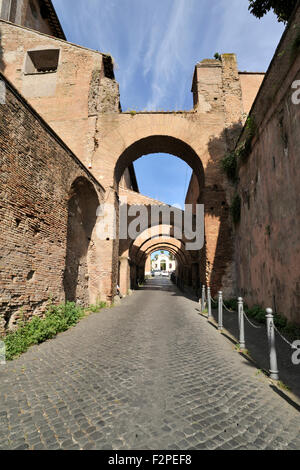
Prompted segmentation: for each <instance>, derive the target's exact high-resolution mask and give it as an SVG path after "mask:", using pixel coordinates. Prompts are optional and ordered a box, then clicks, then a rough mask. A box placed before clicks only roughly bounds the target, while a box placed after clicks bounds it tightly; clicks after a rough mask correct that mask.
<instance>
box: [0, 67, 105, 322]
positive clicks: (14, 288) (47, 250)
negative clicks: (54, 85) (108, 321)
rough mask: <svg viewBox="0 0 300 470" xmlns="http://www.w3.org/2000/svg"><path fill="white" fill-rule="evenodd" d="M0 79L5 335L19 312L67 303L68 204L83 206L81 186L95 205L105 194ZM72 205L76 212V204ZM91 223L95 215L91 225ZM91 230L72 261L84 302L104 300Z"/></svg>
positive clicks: (0, 285) (0, 293) (0, 303)
mask: <svg viewBox="0 0 300 470" xmlns="http://www.w3.org/2000/svg"><path fill="white" fill-rule="evenodd" d="M1 78H2V80H4V81H5V84H6V101H5V104H1V105H0V160H1V174H0V192H1V194H0V199H1V205H0V215H1V231H0V263H1V269H0V309H1V310H0V312H1V313H0V329H1V330H2V331H3V329H4V328H5V327H7V326H13V324H14V323H15V322H16V320H17V318H18V316H20V313H21V308H22V309H23V313H24V314H25V315H26V314H28V315H31V314H40V313H41V312H43V311H44V309H45V306H46V305H47V302H48V301H49V298H52V299H53V301H54V302H61V301H64V300H65V289H64V277H65V276H66V269H68V265H67V264H66V260H67V248H68V239H70V233H69V231H70V229H72V227H71V226H70V223H69V224H68V220H69V222H70V217H71V218H72V216H74V211H75V209H76V207H72V208H71V209H72V210H71V211H70V201H71V200H72V197H73V198H74V195H76V194H77V196H76V197H77V201H80V192H78V193H76V188H74V184H75V186H76V185H77V186H78V185H79V186H80V185H81V188H83V189H82V191H84V188H88V191H89V194H91V193H92V194H93V196H92V197H93V198H94V199H93V200H94V201H95V200H99V201H101V198H102V192H103V191H102V188H101V186H100V185H99V184H98V183H97V181H96V180H95V179H94V178H93V177H92V175H91V174H90V173H89V171H88V170H87V169H86V168H85V167H84V166H83V165H82V164H81V163H80V161H79V160H78V159H77V158H76V157H75V155H74V154H72V152H71V151H70V150H69V149H68V148H67V147H66V146H65V144H64V143H63V142H62V141H61V140H60V139H59V138H58V137H57V136H56V135H55V134H54V132H53V131H51V129H50V128H49V127H48V126H47V124H46V123H45V122H44V121H43V120H42V118H41V117H40V116H39V115H38V114H37V113H36V112H35V111H33V109H32V108H31V107H30V106H29V105H28V104H27V103H26V102H25V101H24V100H23V98H21V97H20V96H19V94H18V93H17V91H16V90H15V89H14V88H13V87H12V86H11V85H9V83H8V82H7V81H6V80H5V79H4V78H3V77H2V76H1ZM74 182H75V183H74ZM72 185H73V186H72ZM77 206H78V207H79V209H80V208H81V206H80V202H78V203H77ZM68 209H69V210H68ZM93 209H94V207H93ZM76 210H77V209H76ZM72 211H73V213H72ZM78 217H80V211H79V215H78V216H77V219H78ZM85 217H88V214H85ZM93 218H95V214H94V213H93V214H91V217H90V218H89V220H90V223H91V222H93ZM78 223H80V220H79V222H78ZM86 225H87V227H88V221H87V224H86ZM93 230H94V229H93V227H91V226H89V227H88V228H87V229H86V231H85V232H84V234H83V235H82V236H81V237H80V239H79V240H78V243H85V244H86V249H85V252H84V253H82V256H78V257H77V260H79V262H78V263H77V264H78V266H79V273H78V280H77V282H78V286H77V287H78V291H77V293H78V296H77V297H78V300H79V301H82V303H87V302H88V301H94V300H95V299H96V298H97V296H101V273H102V271H103V269H102V266H101V257H100V254H99V251H98V249H99V250H100V252H102V251H103V247H102V246H95V244H96V240H94V239H93V238H94V234H93V233H92V232H93ZM87 237H89V238H90V239H91V243H89V242H90V240H88V239H87ZM89 245H90V249H89V250H88V246H89ZM70 261H71V263H72V262H73V261H74V258H72V259H71V260H70ZM83 283H84V284H83ZM83 288H84V290H85V292H84V293H83V292H82V289H83ZM86 291H88V294H89V295H88V296H87V294H86ZM88 297H89V298H88Z"/></svg>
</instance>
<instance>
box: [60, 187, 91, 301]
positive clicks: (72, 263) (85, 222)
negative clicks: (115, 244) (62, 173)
mask: <svg viewBox="0 0 300 470" xmlns="http://www.w3.org/2000/svg"><path fill="white" fill-rule="evenodd" d="M98 206H99V200H98V196H97V193H96V191H95V189H94V187H93V185H92V184H91V183H90V182H89V181H88V180H86V179H85V178H78V179H76V180H75V181H74V183H73V185H72V187H71V191H70V199H69V201H68V231H67V254H66V264H65V272H64V280H63V283H64V290H65V299H66V301H72V302H75V301H77V302H79V303H80V304H81V305H88V303H89V298H88V281H89V276H88V266H87V255H88V249H89V246H90V241H91V235H92V231H93V228H94V226H95V223H96V211H97V208H98Z"/></svg>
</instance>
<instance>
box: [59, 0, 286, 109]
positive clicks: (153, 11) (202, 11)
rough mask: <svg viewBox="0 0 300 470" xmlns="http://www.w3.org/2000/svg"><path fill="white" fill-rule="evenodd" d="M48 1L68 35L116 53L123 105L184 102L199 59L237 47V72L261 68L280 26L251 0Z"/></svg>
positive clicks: (174, 106) (170, 105)
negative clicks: (259, 14) (256, 11)
mask: <svg viewBox="0 0 300 470" xmlns="http://www.w3.org/2000/svg"><path fill="white" fill-rule="evenodd" d="M53 2H54V5H55V7H56V9H57V12H58V14H59V17H60V19H61V21H62V23H63V26H64V28H65V30H66V33H67V36H68V39H69V40H70V41H72V42H77V43H79V44H82V45H84V46H87V47H91V48H93V49H98V50H100V51H102V52H109V53H111V54H112V56H113V57H114V59H115V61H116V63H117V64H118V69H117V71H116V76H117V79H118V81H119V83H120V89H121V100H122V104H123V109H127V108H131V109H144V108H147V109H166V110H167V109H178V108H181V109H184V108H189V107H191V106H192V96H191V93H190V87H191V81H192V76H193V69H194V66H195V64H196V63H197V62H198V61H199V60H201V59H203V58H206V57H212V56H213V54H214V53H215V52H216V51H218V52H236V53H237V55H238V60H239V65H240V68H241V69H242V70H246V69H247V70H250V71H253V70H265V69H266V68H267V66H268V63H269V61H270V60H271V58H272V54H273V52H274V50H275V47H276V45H277V43H278V40H279V38H280V35H281V33H282V31H283V26H282V25H281V24H278V23H277V21H276V19H275V17H274V15H271V14H269V15H267V17H266V18H263V19H262V20H258V19H256V18H254V17H253V16H252V15H251V14H250V13H249V12H248V0H230V2H229V1H228V0H214V1H213V2H212V1H211V0H163V1H162V0H151V2H149V0H101V1H99V0H85V1H83V0H53Z"/></svg>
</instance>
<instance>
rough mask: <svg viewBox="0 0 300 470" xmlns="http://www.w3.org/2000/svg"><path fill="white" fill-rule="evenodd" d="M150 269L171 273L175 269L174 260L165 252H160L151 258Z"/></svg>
mask: <svg viewBox="0 0 300 470" xmlns="http://www.w3.org/2000/svg"><path fill="white" fill-rule="evenodd" d="M151 269H152V271H167V272H168V273H171V272H173V271H175V269H176V261H175V259H174V258H173V257H171V256H170V255H169V254H167V253H161V254H159V255H157V257H156V258H155V259H153V260H151Z"/></svg>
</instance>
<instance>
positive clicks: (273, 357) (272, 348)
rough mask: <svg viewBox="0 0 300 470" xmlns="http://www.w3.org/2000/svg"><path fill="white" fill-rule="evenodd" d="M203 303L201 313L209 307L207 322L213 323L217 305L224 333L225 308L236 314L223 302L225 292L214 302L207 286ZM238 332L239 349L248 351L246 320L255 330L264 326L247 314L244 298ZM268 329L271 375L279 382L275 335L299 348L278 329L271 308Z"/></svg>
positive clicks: (203, 295) (239, 316) (240, 300)
mask: <svg viewBox="0 0 300 470" xmlns="http://www.w3.org/2000/svg"><path fill="white" fill-rule="evenodd" d="M199 303H201V313H203V312H204V310H205V308H206V305H207V312H208V313H207V320H208V321H211V319H212V318H213V315H212V303H214V304H216V307H215V308H218V322H217V323H218V330H219V331H221V332H222V331H223V328H224V326H223V308H224V309H225V310H226V311H227V312H230V313H234V310H231V309H229V308H227V306H226V305H225V303H224V301H223V292H222V291H219V292H218V299H217V300H214V299H213V298H212V296H211V288H210V287H207V294H206V289H205V286H203V287H202V296H201V299H199ZM237 304H238V312H237V313H238V330H239V347H240V349H241V350H246V336H245V321H244V320H245V319H246V321H247V322H248V323H249V325H250V326H251V327H253V328H255V329H261V328H262V325H255V324H254V323H253V322H251V320H250V319H249V318H248V316H247V315H246V313H245V310H244V301H243V298H242V297H239V298H238V302H237ZM266 329H267V340H268V346H269V365H270V366H269V374H270V378H271V379H272V380H279V371H278V361H277V351H276V342H275V336H276V335H275V333H277V334H278V336H279V337H280V338H281V339H282V340H283V341H284V342H285V343H286V344H288V345H289V346H290V348H292V349H293V350H297V349H298V347H297V346H295V344H293V343H290V342H289V341H288V340H287V339H286V338H285V337H284V336H283V335H282V334H281V333H280V331H279V330H278V329H277V328H276V326H275V323H274V315H273V310H272V309H271V308H267V309H266Z"/></svg>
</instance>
